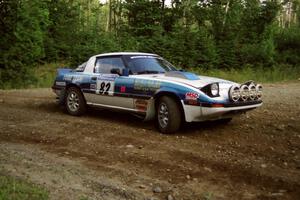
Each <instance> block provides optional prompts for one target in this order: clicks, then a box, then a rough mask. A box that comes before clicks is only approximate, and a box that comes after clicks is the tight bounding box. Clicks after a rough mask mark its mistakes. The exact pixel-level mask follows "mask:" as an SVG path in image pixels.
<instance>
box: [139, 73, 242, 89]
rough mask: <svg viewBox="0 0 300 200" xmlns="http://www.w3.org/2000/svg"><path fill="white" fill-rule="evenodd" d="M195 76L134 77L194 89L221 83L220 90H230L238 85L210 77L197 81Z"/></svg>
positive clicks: (154, 75)
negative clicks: (172, 83)
mask: <svg viewBox="0 0 300 200" xmlns="http://www.w3.org/2000/svg"><path fill="white" fill-rule="evenodd" d="M195 76H196V75H195ZM195 76H194V78H193V79H192V80H191V79H188V78H183V77H174V76H168V75H166V74H151V75H150V74H143V75H134V77H136V78H147V79H151V80H160V81H171V82H176V83H181V84H186V85H189V86H193V87H196V88H199V89H200V88H202V87H204V86H206V85H208V84H211V83H219V85H220V88H228V87H230V86H231V85H233V84H236V83H234V82H232V81H227V80H224V79H220V78H214V77H209V76H196V77H197V79H196V78H195Z"/></svg>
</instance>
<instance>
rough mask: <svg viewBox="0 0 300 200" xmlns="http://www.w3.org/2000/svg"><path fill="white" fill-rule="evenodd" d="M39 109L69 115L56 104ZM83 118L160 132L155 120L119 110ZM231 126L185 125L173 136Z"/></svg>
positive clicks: (89, 111) (92, 111)
mask: <svg viewBox="0 0 300 200" xmlns="http://www.w3.org/2000/svg"><path fill="white" fill-rule="evenodd" d="M35 108H36V107H35ZM38 109H42V110H44V111H46V112H48V113H61V114H64V115H67V116H68V113H67V112H66V111H65V110H64V109H63V107H61V106H59V105H58V103H56V102H48V103H42V104H39V105H38ZM81 118H85V119H88V118H92V119H94V120H97V119H98V120H102V121H107V122H113V123H116V124H120V125H123V126H130V127H132V128H139V129H144V130H148V131H153V132H157V133H159V132H158V129H157V127H156V123H155V120H151V121H143V119H142V118H139V117H137V116H136V115H134V114H132V113H128V112H125V111H117V110H108V109H102V108H96V107H88V109H87V112H86V113H85V114H84V115H83V116H81ZM230 124H231V123H229V124H222V123H218V122H217V121H207V122H191V123H187V122H185V123H183V124H182V126H181V128H180V130H178V131H177V132H176V133H174V134H173V135H177V136H179V135H185V136H187V135H196V134H201V133H203V132H205V133H206V132H209V133H210V134H211V133H218V132H219V130H221V129H223V128H224V127H225V126H231V125H230Z"/></svg>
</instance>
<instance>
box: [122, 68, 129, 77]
mask: <svg viewBox="0 0 300 200" xmlns="http://www.w3.org/2000/svg"><path fill="white" fill-rule="evenodd" d="M122 76H129V69H128V68H124V69H123V72H122Z"/></svg>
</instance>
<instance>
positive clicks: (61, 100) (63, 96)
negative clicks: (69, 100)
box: [58, 89, 66, 106]
mask: <svg viewBox="0 0 300 200" xmlns="http://www.w3.org/2000/svg"><path fill="white" fill-rule="evenodd" d="M65 99H66V89H62V90H61V91H60V95H59V98H58V104H59V105H61V106H64V105H65Z"/></svg>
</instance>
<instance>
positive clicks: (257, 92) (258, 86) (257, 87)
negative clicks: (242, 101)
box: [256, 84, 263, 100]
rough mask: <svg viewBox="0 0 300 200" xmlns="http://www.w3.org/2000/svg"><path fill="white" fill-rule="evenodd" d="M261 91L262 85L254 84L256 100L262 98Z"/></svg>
mask: <svg viewBox="0 0 300 200" xmlns="http://www.w3.org/2000/svg"><path fill="white" fill-rule="evenodd" d="M262 91H263V88H262V86H261V85H259V84H258V85H257V86H256V97H257V99H258V100H260V99H261V98H262Z"/></svg>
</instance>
